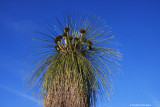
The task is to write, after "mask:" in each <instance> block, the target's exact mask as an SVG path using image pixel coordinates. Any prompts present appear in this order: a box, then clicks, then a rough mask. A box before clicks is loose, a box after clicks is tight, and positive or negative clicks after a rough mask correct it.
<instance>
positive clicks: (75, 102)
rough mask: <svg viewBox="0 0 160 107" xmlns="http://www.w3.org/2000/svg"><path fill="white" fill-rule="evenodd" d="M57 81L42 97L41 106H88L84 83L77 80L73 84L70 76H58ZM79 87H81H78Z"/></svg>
mask: <svg viewBox="0 0 160 107" xmlns="http://www.w3.org/2000/svg"><path fill="white" fill-rule="evenodd" d="M58 78H59V79H61V80H59V82H61V83H59V82H58V83H56V85H53V86H56V87H53V86H52V87H51V88H50V90H49V91H48V94H47V96H46V97H45V98H44V101H43V107H89V100H88V94H87V89H86V85H84V84H85V83H84V81H83V83H84V84H82V81H80V82H81V83H79V82H78V85H76V84H75V82H74V81H73V79H71V77H70V76H69V77H63V76H60V77H58ZM79 85H81V86H80V87H83V88H81V89H79Z"/></svg>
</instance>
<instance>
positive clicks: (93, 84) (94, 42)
mask: <svg viewBox="0 0 160 107" xmlns="http://www.w3.org/2000/svg"><path fill="white" fill-rule="evenodd" d="M63 17H64V19H62V18H57V17H56V18H55V21H54V23H53V22H50V21H48V22H47V24H46V25H44V28H43V30H40V31H37V32H36V36H35V37H34V41H35V44H34V46H33V47H34V48H35V49H34V50H35V51H36V54H34V55H33V56H36V58H37V60H35V61H33V63H32V64H31V66H30V67H29V70H30V71H31V72H29V73H28V81H27V84H28V86H29V87H31V86H33V87H34V91H33V92H34V94H35V95H38V96H40V97H39V98H41V99H44V98H45V96H46V95H47V93H48V91H49V90H50V88H51V87H53V88H54V87H58V86H59V85H60V84H62V80H64V81H65V79H67V78H69V77H70V78H69V79H70V81H72V82H73V83H74V86H76V87H77V88H78V89H79V90H80V91H81V92H87V95H88V99H89V102H90V105H91V104H93V103H95V102H96V101H97V100H96V99H97V95H98V94H99V95H102V96H103V95H106V96H108V97H109V96H110V93H111V90H112V87H111V78H112V77H113V76H114V74H115V73H116V71H118V62H117V59H119V58H120V57H121V54H120V52H119V50H118V49H115V48H114V46H115V44H116V43H114V42H112V41H111V40H112V38H113V36H112V34H111V31H110V27H108V26H107V25H106V24H105V22H104V21H103V20H101V19H100V18H99V17H98V18H97V17H95V16H92V15H87V14H84V15H82V16H79V15H78V14H74V15H71V14H70V13H65V14H64V16H63ZM55 92H56V89H55Z"/></svg>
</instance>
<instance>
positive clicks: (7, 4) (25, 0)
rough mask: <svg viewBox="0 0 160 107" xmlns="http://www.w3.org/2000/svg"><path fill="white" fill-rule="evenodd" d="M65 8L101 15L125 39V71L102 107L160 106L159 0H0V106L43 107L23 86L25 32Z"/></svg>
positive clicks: (115, 33) (26, 33)
mask: <svg viewBox="0 0 160 107" xmlns="http://www.w3.org/2000/svg"><path fill="white" fill-rule="evenodd" d="M64 9H68V10H71V11H72V10H76V9H80V10H81V11H89V12H91V13H93V14H95V15H97V16H100V17H102V18H103V19H104V20H105V21H106V22H107V24H108V25H109V26H111V27H112V31H113V34H114V35H115V36H116V40H117V41H119V43H121V44H122V45H121V47H119V48H120V50H121V53H122V54H123V59H122V61H121V69H122V71H121V73H120V76H119V77H117V79H116V81H115V83H114V90H113V95H112V97H111V100H110V101H109V102H100V103H99V107H106V106H107V107H130V104H150V105H152V107H160V93H159V90H160V86H159V82H160V78H159V76H160V56H159V55H160V49H159V47H160V42H159V40H160V31H159V28H160V1H159V0H81V1H77V0H0V37H1V38H0V73H1V74H0V101H1V103H0V107H42V104H40V103H39V102H38V101H37V100H35V99H34V98H33V97H31V96H30V91H28V90H27V89H26V88H25V87H24V79H23V78H24V74H25V73H24V72H22V69H23V68H24V67H25V63H26V57H27V55H28V54H29V51H28V50H27V49H26V48H25V47H26V43H27V42H29V39H28V38H27V37H28V36H30V35H31V34H32V31H34V30H36V29H38V28H39V24H41V22H43V21H44V19H51V18H53V16H54V15H58V14H61V12H62V10H64Z"/></svg>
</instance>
